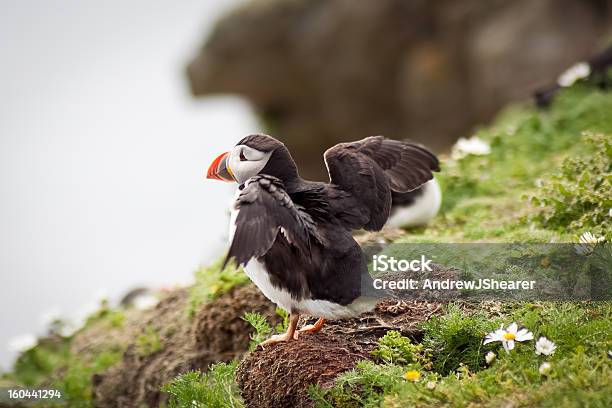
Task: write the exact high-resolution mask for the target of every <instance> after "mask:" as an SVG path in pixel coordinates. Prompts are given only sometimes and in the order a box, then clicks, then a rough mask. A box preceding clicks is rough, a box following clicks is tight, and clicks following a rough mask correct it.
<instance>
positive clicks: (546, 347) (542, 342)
mask: <svg viewBox="0 0 612 408" xmlns="http://www.w3.org/2000/svg"><path fill="white" fill-rule="evenodd" d="M535 349H536V351H535V353H536V354H537V355H538V356H539V355H545V356H550V355H552V354H553V353H554V352H555V350H556V349H557V345H556V344H555V343H553V342H552V341H550V340H548V339H547V338H546V337H544V336H542V337H540V338H539V339H538V341H536V344H535Z"/></svg>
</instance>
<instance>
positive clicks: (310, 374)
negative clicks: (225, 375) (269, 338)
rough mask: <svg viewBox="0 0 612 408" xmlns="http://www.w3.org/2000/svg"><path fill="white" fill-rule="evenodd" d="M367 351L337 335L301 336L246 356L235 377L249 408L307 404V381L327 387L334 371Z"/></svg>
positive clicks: (344, 368)
mask: <svg viewBox="0 0 612 408" xmlns="http://www.w3.org/2000/svg"><path fill="white" fill-rule="evenodd" d="M370 350H371V347H365V346H363V345H361V344H359V343H356V342H355V341H353V340H351V339H348V338H347V337H345V336H341V335H335V334H330V333H319V334H309V335H304V336H302V337H301V338H300V339H298V340H296V341H292V342H289V343H279V344H275V345H272V346H269V347H266V349H261V348H258V350H256V351H255V352H253V353H251V354H249V355H247V356H246V357H245V358H244V359H243V360H242V362H241V363H240V365H239V367H238V372H237V376H236V377H237V378H236V379H237V381H238V384H239V386H240V389H241V393H242V397H243V398H244V401H245V403H246V405H247V406H248V407H249V408H259V407H265V408H269V407H311V406H312V402H311V401H310V399H309V397H308V392H307V388H308V386H309V385H310V384H319V385H320V386H322V387H329V386H331V385H332V384H333V382H334V380H335V378H336V377H337V376H338V374H340V373H342V372H344V371H347V370H350V369H352V368H353V367H354V366H355V364H356V363H357V362H358V361H360V360H364V359H367V358H369V356H370Z"/></svg>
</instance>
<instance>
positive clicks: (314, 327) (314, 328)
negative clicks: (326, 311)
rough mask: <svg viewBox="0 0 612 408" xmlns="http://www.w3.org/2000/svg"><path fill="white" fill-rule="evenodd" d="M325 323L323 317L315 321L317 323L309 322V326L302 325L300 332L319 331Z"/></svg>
mask: <svg viewBox="0 0 612 408" xmlns="http://www.w3.org/2000/svg"><path fill="white" fill-rule="evenodd" d="M324 324H325V319H324V318H322V317H321V318H320V319H319V320H317V321H316V322H315V324H309V325H308V326H304V327H302V328H301V329H300V330H298V333H317V332H318V331H319V330H321V329H322V328H323V325H324Z"/></svg>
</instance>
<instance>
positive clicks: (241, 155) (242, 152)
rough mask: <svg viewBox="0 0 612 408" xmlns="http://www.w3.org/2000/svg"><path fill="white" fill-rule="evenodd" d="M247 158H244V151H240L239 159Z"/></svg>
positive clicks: (245, 159) (244, 159)
mask: <svg viewBox="0 0 612 408" xmlns="http://www.w3.org/2000/svg"><path fill="white" fill-rule="evenodd" d="M247 160H248V159H247V158H246V156H245V155H244V151H242V150H241V151H240V161H247Z"/></svg>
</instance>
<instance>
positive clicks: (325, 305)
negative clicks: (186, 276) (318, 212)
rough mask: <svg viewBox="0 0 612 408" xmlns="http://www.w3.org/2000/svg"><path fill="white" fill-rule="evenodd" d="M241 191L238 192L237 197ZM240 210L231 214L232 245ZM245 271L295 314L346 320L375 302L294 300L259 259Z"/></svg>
mask: <svg viewBox="0 0 612 408" xmlns="http://www.w3.org/2000/svg"><path fill="white" fill-rule="evenodd" d="M238 194H240V191H238V192H237V194H236V197H237V195H238ZM239 211H240V210H236V209H234V208H233V205H232V210H231V213H230V225H229V242H230V244H231V242H232V239H233V238H234V233H235V232H236V218H237V217H238V213H239ZM244 271H245V272H246V274H247V276H248V277H249V278H250V279H251V281H252V282H253V283H254V284H255V285H256V286H257V287H258V288H259V290H261V292H262V293H263V294H264V296H265V297H267V298H268V299H270V300H271V301H272V302H274V303H275V304H276V305H277V306H278V307H280V308H282V309H284V310H286V311H288V312H293V313H302V314H308V315H311V316H316V317H323V318H326V319H344V318H349V317H354V316H356V315H359V314H361V313H364V312H366V311H367V310H370V309H371V308H372V307H374V304H375V302H374V303H373V302H372V301H371V300H364V299H356V300H355V301H354V302H353V303H351V304H349V305H347V306H342V305H339V304H337V303H333V302H329V301H327V300H316V299H301V300H297V299H294V298H293V297H292V296H291V294H290V293H289V292H288V291H286V290H283V289H280V288H277V287H275V286H274V285H272V282H271V281H270V275H269V274H268V271H267V270H266V268H265V265H264V264H263V263H261V262H259V261H258V260H257V259H251V260H250V261H249V262H248V263H247V264H246V265H245V267H244Z"/></svg>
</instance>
